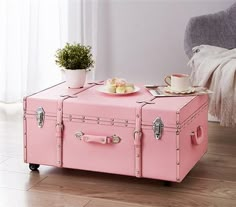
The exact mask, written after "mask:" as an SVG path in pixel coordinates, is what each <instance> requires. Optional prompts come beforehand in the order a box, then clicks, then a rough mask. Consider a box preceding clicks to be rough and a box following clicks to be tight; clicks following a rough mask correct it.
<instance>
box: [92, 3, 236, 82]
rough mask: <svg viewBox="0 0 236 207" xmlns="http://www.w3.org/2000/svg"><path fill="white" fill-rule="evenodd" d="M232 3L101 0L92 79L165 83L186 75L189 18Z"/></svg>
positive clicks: (218, 9)
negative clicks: (172, 76)
mask: <svg viewBox="0 0 236 207" xmlns="http://www.w3.org/2000/svg"><path fill="white" fill-rule="evenodd" d="M234 2H235V1H234V0H100V4H99V10H98V15H99V17H98V45H97V47H98V59H97V69H96V78H97V79H106V78H108V77H113V76H116V77H122V78H126V79H128V80H130V81H138V82H143V83H158V84H161V83H163V81H162V80H163V77H164V76H165V75H167V74H169V73H172V72H181V73H190V69H189V68H188V67H187V62H188V59H187V56H186V55H185V53H184V49H183V42H184V32H185V27H186V25H187V22H188V20H189V19H190V17H192V16H198V15H202V14H208V13H214V12H217V11H220V10H223V9H226V8H227V7H229V6H230V5H231V4H233V3H234Z"/></svg>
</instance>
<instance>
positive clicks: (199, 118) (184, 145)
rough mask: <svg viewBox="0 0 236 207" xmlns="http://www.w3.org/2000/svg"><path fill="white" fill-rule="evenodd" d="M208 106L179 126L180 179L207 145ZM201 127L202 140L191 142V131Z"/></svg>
mask: <svg viewBox="0 0 236 207" xmlns="http://www.w3.org/2000/svg"><path fill="white" fill-rule="evenodd" d="M207 116H208V108H207V107H205V109H203V110H202V111H201V112H199V113H198V114H197V115H196V117H195V118H193V119H192V120H191V121H190V122H189V123H187V124H186V125H185V126H184V127H182V128H181V131H180V135H179V137H180V140H179V149H180V181H181V180H182V179H183V178H184V177H185V176H186V175H187V173H188V172H189V171H190V170H191V169H192V168H193V167H194V165H195V164H196V163H197V162H198V161H199V160H200V159H201V157H202V156H203V155H204V154H205V153H206V151H207V146H208V118H207ZM199 126H201V127H203V136H204V138H203V142H202V143H201V144H199V145H195V144H193V142H192V140H191V136H190V135H191V132H193V131H195V132H196V130H197V128H198V127H199Z"/></svg>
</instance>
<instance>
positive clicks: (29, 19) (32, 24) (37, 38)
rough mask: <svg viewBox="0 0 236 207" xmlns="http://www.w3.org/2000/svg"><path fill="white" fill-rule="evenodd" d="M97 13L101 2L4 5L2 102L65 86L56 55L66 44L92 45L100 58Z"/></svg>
mask: <svg viewBox="0 0 236 207" xmlns="http://www.w3.org/2000/svg"><path fill="white" fill-rule="evenodd" d="M96 11H97V1H96V0H88V1H85V0H70V1H67V0H50V1H43V0H22V1H19V0H0V102H8V103H9V102H15V101H19V100H21V99H22V97H23V96H25V95H27V94H31V93H33V92H35V91H37V90H41V89H44V88H45V87H48V86H51V85H53V84H55V83H58V82H60V81H61V79H62V77H61V71H60V69H59V68H58V67H57V66H56V64H55V52H56V50H57V49H58V48H60V47H62V46H64V44H65V43H66V42H81V43H83V44H89V45H91V46H92V48H93V53H94V58H96V38H95V37H96V21H97V20H96V19H97V18H96ZM89 76H90V77H89V79H94V72H91V73H90V74H89Z"/></svg>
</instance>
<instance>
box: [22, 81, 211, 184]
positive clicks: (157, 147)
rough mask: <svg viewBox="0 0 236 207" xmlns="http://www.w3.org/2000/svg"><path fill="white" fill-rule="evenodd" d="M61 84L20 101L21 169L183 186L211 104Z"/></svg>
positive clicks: (204, 139) (203, 142)
mask: <svg viewBox="0 0 236 207" xmlns="http://www.w3.org/2000/svg"><path fill="white" fill-rule="evenodd" d="M98 87H101V86H100V85H97V84H96V83H95V84H90V85H89V84H88V85H86V86H85V87H84V88H82V89H68V88H66V85H65V83H61V84H58V85H56V86H53V87H51V88H48V89H45V90H44V91H41V92H39V93H36V94H33V95H31V96H28V97H26V98H25V99H24V161H25V162H26V163H29V167H30V169H31V170H37V169H38V167H39V165H40V164H42V165H50V166H57V167H64V168H74V169H83V170H91V171H99V172H107V173H115V174H123V175H130V176H136V177H145V178H153V179H160V180H166V181H174V182H181V181H182V180H183V179H184V177H185V176H186V175H187V173H188V172H189V171H190V170H191V169H192V168H193V166H194V165H195V164H196V163H197V162H198V161H199V159H200V158H201V157H202V156H203V155H204V153H205V152H206V151H207V144H208V128H207V114H208V113H207V112H208V96H207V95H202V96H187V97H186V96H185V97H161V98H160V97H158V98H155V97H153V96H152V95H151V94H149V92H148V91H147V90H146V89H145V88H144V87H142V86H139V87H140V91H138V92H137V93H134V94H131V95H125V96H117V95H108V94H103V93H101V92H99V91H98V90H97V89H98Z"/></svg>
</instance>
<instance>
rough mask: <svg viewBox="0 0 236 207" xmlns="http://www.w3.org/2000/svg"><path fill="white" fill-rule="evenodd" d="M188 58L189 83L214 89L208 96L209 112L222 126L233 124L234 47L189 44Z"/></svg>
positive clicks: (235, 115)
mask: <svg viewBox="0 0 236 207" xmlns="http://www.w3.org/2000/svg"><path fill="white" fill-rule="evenodd" d="M193 51H194V55H193V57H192V58H191V60H190V61H189V65H190V67H191V69H192V74H191V80H192V84H193V85H198V86H204V87H207V88H208V89H210V90H212V91H213V92H214V93H213V94H212V95H211V96H210V104H209V113H210V114H211V115H213V116H215V117H217V118H218V119H219V120H220V124H221V125H222V126H227V127H235V126H236V48H235V49H232V50H228V49H225V48H220V47H215V46H210V45H200V46H197V47H194V48H193Z"/></svg>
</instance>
